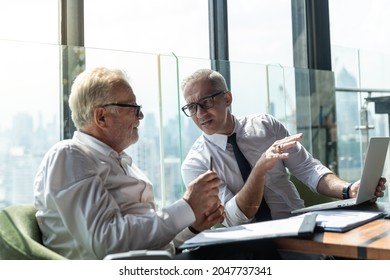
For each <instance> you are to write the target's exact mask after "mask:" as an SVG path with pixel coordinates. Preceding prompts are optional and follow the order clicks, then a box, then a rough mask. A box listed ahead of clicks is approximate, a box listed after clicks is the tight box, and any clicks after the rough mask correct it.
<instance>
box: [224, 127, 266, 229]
mask: <svg viewBox="0 0 390 280" xmlns="http://www.w3.org/2000/svg"><path fill="white" fill-rule="evenodd" d="M227 141H228V143H229V144H231V145H232V146H233V152H234V156H235V157H236V161H237V164H238V168H239V169H240V172H241V176H242V179H243V180H244V182H246V180H247V179H248V177H249V174H250V173H251V170H252V168H251V166H250V164H249V162H248V160H247V159H246V158H245V156H244V155H243V154H242V152H241V151H240V148H238V145H237V141H236V133H233V134H232V135H230V136H229V137H228V140H227ZM255 218H256V222H260V221H269V220H272V217H271V211H270V209H269V207H268V204H267V202H265V199H264V196H263V200H262V202H261V204H260V208H259V210H258V211H257V213H256V215H255Z"/></svg>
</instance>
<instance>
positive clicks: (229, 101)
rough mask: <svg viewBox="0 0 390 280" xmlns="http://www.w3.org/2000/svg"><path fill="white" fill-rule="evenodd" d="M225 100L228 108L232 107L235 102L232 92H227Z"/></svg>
mask: <svg viewBox="0 0 390 280" xmlns="http://www.w3.org/2000/svg"><path fill="white" fill-rule="evenodd" d="M225 100H226V107H230V105H232V102H233V95H232V93H231V92H230V91H227V92H226V93H225Z"/></svg>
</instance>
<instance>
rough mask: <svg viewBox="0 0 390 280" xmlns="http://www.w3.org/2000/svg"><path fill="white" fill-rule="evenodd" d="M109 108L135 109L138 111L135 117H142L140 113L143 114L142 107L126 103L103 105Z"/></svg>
mask: <svg viewBox="0 0 390 280" xmlns="http://www.w3.org/2000/svg"><path fill="white" fill-rule="evenodd" d="M107 106H117V107H128V108H135V109H136V113H135V115H136V116H137V117H139V115H140V113H141V108H142V106H141V105H133V104H125V103H110V104H105V105H103V107H107Z"/></svg>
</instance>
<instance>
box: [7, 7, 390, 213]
mask: <svg viewBox="0 0 390 280" xmlns="http://www.w3.org/2000/svg"><path fill="white" fill-rule="evenodd" d="M389 11H390V2H389V1H387V0H374V1H371V0H321V1H318V0H227V1H226V0H164V1H158V0H143V1H138V0H113V1H108V0H80V1H78V0H68V1H66V0H58V1H54V0H35V1H31V0H12V1H9V0H0V93H1V99H2V101H1V102H0V116H1V122H0V207H5V206H7V205H10V204H15V203H32V202H33V181H34V176H35V173H36V171H37V168H38V165H39V163H40V161H41V159H42V157H43V156H44V154H45V152H46V151H47V150H48V149H49V148H50V147H51V146H52V145H53V144H54V143H56V142H57V141H59V140H62V139H66V138H71V137H72V134H73V131H74V126H73V124H72V122H71V119H70V112H69V109H68V106H67V97H68V95H69V92H70V86H71V84H72V81H73V79H74V77H75V76H76V75H77V74H78V73H80V72H81V71H83V70H84V69H87V68H91V67H94V66H105V67H115V68H122V69H124V70H125V71H126V72H127V73H128V75H129V76H130V78H131V82H132V86H133V89H134V91H135V94H136V96H137V101H138V103H139V104H141V105H142V106H143V107H142V110H143V113H144V116H145V117H144V119H143V120H142V121H141V126H140V129H139V131H140V140H139V141H138V143H137V144H135V145H133V146H131V147H130V148H128V149H127V152H128V153H129V154H130V155H131V156H132V157H133V159H134V161H135V162H136V164H137V165H138V166H139V167H140V168H141V169H143V170H144V171H145V173H146V174H147V176H148V177H149V178H150V179H151V181H152V182H153V184H154V188H155V194H156V198H157V201H158V202H159V204H160V206H164V205H166V204H168V203H171V202H173V201H174V200H176V199H177V198H179V197H181V195H182V193H183V190H184V188H185V186H184V185H183V183H182V180H181V175H180V165H181V162H182V160H183V158H184V157H185V155H186V153H187V152H188V150H189V148H190V146H191V144H192V143H193V141H194V140H195V139H196V138H197V137H199V136H200V131H199V129H198V128H196V127H195V125H194V124H193V123H192V121H191V119H189V118H187V117H185V116H184V114H183V113H182V112H181V110H180V108H181V107H182V106H183V105H184V100H183V98H182V96H181V92H180V82H181V80H182V78H184V77H185V76H186V75H187V74H189V73H191V72H192V71H194V70H196V69H198V68H210V67H212V68H214V69H216V70H218V71H220V72H221V73H223V74H224V75H225V77H226V78H227V80H228V84H229V87H230V89H231V91H232V93H233V98H234V101H233V105H232V111H233V113H234V114H235V115H237V116H240V115H243V114H251V113H257V112H268V113H271V114H273V115H274V116H275V117H276V118H278V119H279V120H281V121H282V122H283V123H284V124H285V125H286V127H287V128H288V129H289V130H290V132H291V133H297V132H303V133H304V135H305V136H304V139H303V140H302V144H303V145H304V146H305V147H306V148H307V149H308V150H309V151H310V152H311V153H312V154H313V155H314V156H315V157H317V158H319V159H320V160H321V161H322V162H323V163H324V164H326V165H327V166H328V167H330V168H331V169H332V170H334V172H336V173H337V174H338V175H340V176H341V177H342V178H344V179H346V180H349V181H351V182H353V181H355V180H358V179H359V178H360V174H361V170H362V164H363V162H364V156H365V150H366V147H367V143H368V139H369V138H370V137H373V136H389V126H390V124H389V118H390V117H389V116H390V112H389V111H390V103H389V99H388V98H387V97H386V96H389V95H390V79H389V77H390V53H389V45H390V29H389V28H388V26H390V25H389V21H390V19H389V17H388V12H389ZM386 100H387V103H386ZM384 175H385V176H386V177H387V178H388V179H389V180H390V168H389V156H388V158H387V160H386V166H385V169H384ZM387 186H388V185H387ZM381 200H383V201H389V192H388V191H386V195H385V197H384V198H381Z"/></svg>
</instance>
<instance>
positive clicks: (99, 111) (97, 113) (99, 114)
mask: <svg viewBox="0 0 390 280" xmlns="http://www.w3.org/2000/svg"><path fill="white" fill-rule="evenodd" d="M93 121H94V123H95V124H96V125H97V126H98V127H105V126H106V110H105V109H104V108H103V107H98V108H96V109H95V110H94V111H93Z"/></svg>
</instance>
